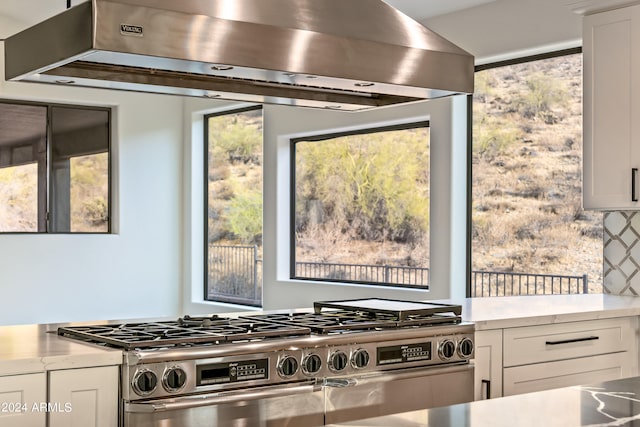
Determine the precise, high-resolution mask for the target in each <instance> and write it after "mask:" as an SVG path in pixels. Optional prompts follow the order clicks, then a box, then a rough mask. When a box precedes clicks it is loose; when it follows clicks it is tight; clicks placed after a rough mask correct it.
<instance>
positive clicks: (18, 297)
mask: <svg viewBox="0 0 640 427" xmlns="http://www.w3.org/2000/svg"><path fill="white" fill-rule="evenodd" d="M3 58H4V51H3V45H2V44H1V43H0V70H1V71H0V99H17V100H31V101H50V102H57V103H73V104H80V105H83V104H86V105H100V106H108V107H114V110H113V119H114V126H113V129H114V131H113V145H114V156H113V163H114V168H113V178H114V185H113V188H112V194H113V201H114V216H115V219H116V220H117V221H116V223H115V226H116V228H115V230H116V233H115V234H112V235H25V234H17V235H6V234H4V235H0V324H18V323H45V322H59V321H81V320H95V319H114V318H133V317H156V316H175V315H176V314H177V313H178V312H179V311H180V308H181V293H180V284H181V280H182V264H181V262H182V260H181V253H182V239H181V231H182V230H181V224H182V180H183V169H182V160H183V151H182V137H183V117H182V104H183V99H182V98H179V97H169V96H160V95H142V94H137V93H126V92H114V91H104V90H89V89H80V88H60V87H53V86H48V85H39V84H33V83H13V82H5V81H4V64H3Z"/></svg>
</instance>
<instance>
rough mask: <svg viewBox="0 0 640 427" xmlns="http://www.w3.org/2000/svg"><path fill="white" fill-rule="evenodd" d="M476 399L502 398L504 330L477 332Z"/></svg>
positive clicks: (475, 363)
mask: <svg viewBox="0 0 640 427" xmlns="http://www.w3.org/2000/svg"><path fill="white" fill-rule="evenodd" d="M475 347H476V348H475V359H474V361H473V363H474V365H475V380H474V399H475V400H483V399H490V398H493V397H500V396H502V329H498V330H494V331H476V335H475Z"/></svg>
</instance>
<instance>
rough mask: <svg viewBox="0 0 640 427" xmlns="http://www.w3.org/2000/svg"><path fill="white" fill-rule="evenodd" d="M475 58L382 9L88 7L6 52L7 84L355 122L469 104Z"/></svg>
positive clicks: (183, 2) (310, 2) (336, 1)
mask: <svg viewBox="0 0 640 427" xmlns="http://www.w3.org/2000/svg"><path fill="white" fill-rule="evenodd" d="M473 65H474V60H473V56H471V55H470V54H469V53H467V52H465V51H464V50H462V49H460V48H459V47H457V46H455V45H453V44H452V43H450V42H449V41H447V40H445V39H444V38H442V37H441V36H439V35H437V34H435V33H434V32H432V31H430V30H428V29H427V28H425V27H424V26H422V25H420V24H419V23H417V22H416V21H414V20H412V19H411V18H409V17H407V16H406V15H404V14H402V13H401V12H399V11H397V10H396V9H394V8H393V7H391V6H389V5H388V4H386V3H385V2H384V1H381V0H92V1H91V2H87V3H81V4H80V5H78V6H75V7H73V8H71V9H68V10H66V11H65V12H63V13H61V14H59V15H57V16H54V17H53V18H51V19H49V20H47V21H44V22H42V23H40V24H38V25H35V26H34V27H31V28H29V29H27V30H25V31H23V32H20V33H18V34H16V35H14V36H12V37H10V38H8V39H7V40H6V41H5V78H6V79H7V80H14V81H20V80H21V81H32V82H45V83H57V84H62V85H76V86H87V87H98V88H108V89H122V90H131V91H141V92H153V93H164V94H175V95H188V96H197V97H210V98H220V99H229V100H242V101H250V102H258V103H275V104H287V105H295V106H305V107H319V108H334V109H343V110H360V109H367V108H374V107H379V106H385V105H392V104H398V103H405V102H412V101H416V100H421V99H429V98H438V97H442V96H448V95H453V94H459V93H471V92H473Z"/></svg>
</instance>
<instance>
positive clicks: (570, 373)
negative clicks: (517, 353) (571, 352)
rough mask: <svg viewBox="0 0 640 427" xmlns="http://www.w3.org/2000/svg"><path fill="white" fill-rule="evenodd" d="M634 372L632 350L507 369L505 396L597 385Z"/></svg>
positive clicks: (505, 372) (505, 371)
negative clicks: (630, 356)
mask: <svg viewBox="0 0 640 427" xmlns="http://www.w3.org/2000/svg"><path fill="white" fill-rule="evenodd" d="M632 375H633V371H632V366H631V363H630V361H629V353H627V352H622V353H613V354H603V355H600V356H591V357H581V358H578V359H569V360H560V361H557V362H547V363H536V364H535V365H525V366H516V367H512V368H504V373H503V376H504V395H505V396H510V395H513V394H521V393H530V392H534V391H541V390H548V389H550V388H559V387H568V386H572V385H580V384H593V383H599V382H603V381H609V380H612V379H617V378H624V377H629V376H632Z"/></svg>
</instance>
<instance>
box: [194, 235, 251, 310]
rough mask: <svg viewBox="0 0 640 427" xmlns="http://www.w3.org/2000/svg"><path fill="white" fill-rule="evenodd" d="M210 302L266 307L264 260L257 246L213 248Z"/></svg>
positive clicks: (209, 270) (210, 253) (210, 271)
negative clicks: (263, 290)
mask: <svg viewBox="0 0 640 427" xmlns="http://www.w3.org/2000/svg"><path fill="white" fill-rule="evenodd" d="M207 255H208V257H207V263H208V265H207V267H208V270H207V271H208V272H209V274H208V283H207V296H208V299H210V300H214V301H221V302H229V303H234V304H244V305H256V306H260V305H262V260H260V259H259V257H258V247H257V246H255V245H254V246H225V245H209V248H208V254H207Z"/></svg>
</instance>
